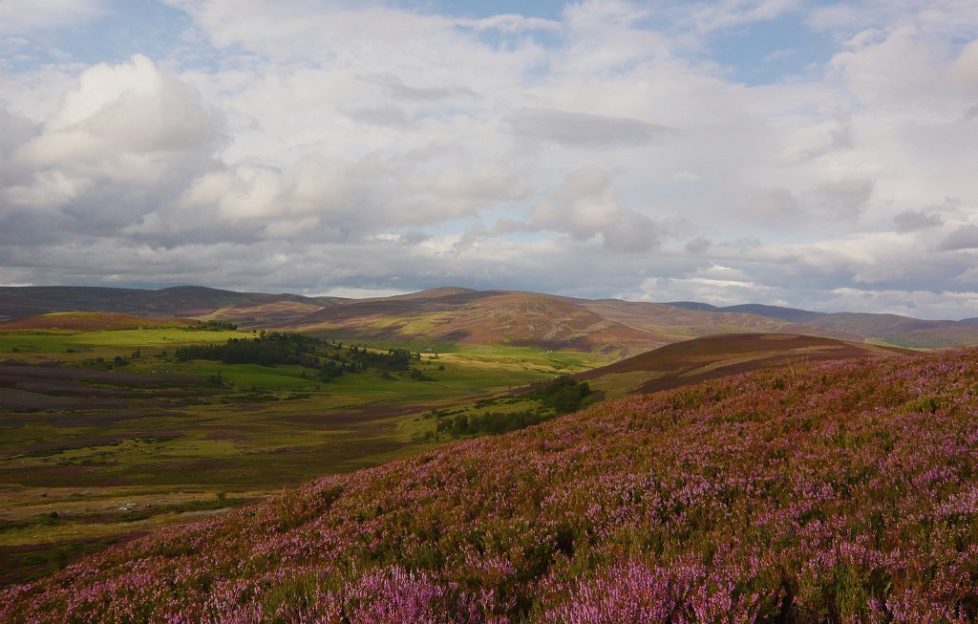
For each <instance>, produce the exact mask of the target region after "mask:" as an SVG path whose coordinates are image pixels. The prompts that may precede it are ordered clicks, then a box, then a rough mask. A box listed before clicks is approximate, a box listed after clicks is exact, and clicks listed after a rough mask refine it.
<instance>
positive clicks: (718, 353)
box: [575, 334, 914, 393]
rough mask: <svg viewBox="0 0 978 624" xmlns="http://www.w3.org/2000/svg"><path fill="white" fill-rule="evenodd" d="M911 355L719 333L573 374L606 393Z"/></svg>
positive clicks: (807, 339)
mask: <svg viewBox="0 0 978 624" xmlns="http://www.w3.org/2000/svg"><path fill="white" fill-rule="evenodd" d="M913 353H914V352H913V351H909V350H906V349H897V348H894V347H882V346H878V345H872V344H867V343H863V342H847V341H843V340H835V339H834V338H821V337H818V336H802V335H797V334H718V335H715V336H706V337H704V338H694V339H693V340H686V341H684V342H676V343H673V344H669V345H666V346H664V347H659V348H658V349H655V350H652V351H648V352H646V353H641V354H639V355H636V356H632V357H630V358H626V359H624V360H619V361H618V362H615V363H614V364H609V365H607V366H602V367H600V368H595V369H591V370H589V371H586V372H583V373H578V374H577V375H575V377H576V378H577V379H580V380H585V381H587V382H588V383H589V384H590V385H591V387H592V388H593V389H596V390H600V391H603V392H606V393H607V392H609V391H610V392H612V393H616V392H620V391H624V392H656V391H659V390H669V389H671V388H678V387H680V386H688V385H691V384H694V383H697V382H700V381H705V380H708V379H718V378H720V377H727V376H729V375H736V374H739V373H746V372H750V371H754V370H759V369H765V368H780V369H783V371H784V373H785V374H787V375H797V374H799V373H800V372H801V371H803V370H805V369H806V368H807V367H808V366H809V365H810V364H814V363H816V362H826V361H831V360H845V359H851V358H860V357H899V356H906V355H912V354H913Z"/></svg>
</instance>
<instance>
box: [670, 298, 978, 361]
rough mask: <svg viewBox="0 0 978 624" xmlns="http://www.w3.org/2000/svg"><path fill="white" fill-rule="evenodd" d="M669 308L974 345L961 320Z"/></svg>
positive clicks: (899, 340)
mask: <svg viewBox="0 0 978 624" xmlns="http://www.w3.org/2000/svg"><path fill="white" fill-rule="evenodd" d="M668 305H669V306H671V307H674V308H678V309H682V310H692V311H698V312H712V313H715V314H716V313H728V314H730V313H736V314H750V315H753V316H762V317H766V318H770V319H773V320H778V321H785V322H789V323H795V324H798V327H804V328H807V330H806V331H800V332H799V333H809V334H819V335H827V336H834V337H837V338H848V339H858V340H869V341H876V342H886V343H889V344H892V345H896V346H901V347H909V348H917V349H939V348H947V347H954V346H962V345H972V344H978V341H976V337H978V336H976V334H975V328H976V327H978V324H976V323H975V322H974V321H975V319H963V320H961V321H928V320H923V319H916V318H911V317H908V316H900V315H898V314H869V313H865V312H863V313H855V312H833V313H825V312H810V311H808V310H798V309H796V308H783V307H780V306H769V305H761V304H754V303H750V304H742V305H734V306H726V307H717V306H712V305H710V304H707V303H700V302H696V301H676V302H672V303H669V304H668Z"/></svg>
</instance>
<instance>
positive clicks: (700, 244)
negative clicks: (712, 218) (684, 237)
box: [685, 236, 713, 254]
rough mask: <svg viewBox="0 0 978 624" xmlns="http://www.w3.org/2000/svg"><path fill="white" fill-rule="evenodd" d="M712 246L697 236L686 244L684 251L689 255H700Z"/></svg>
mask: <svg viewBox="0 0 978 624" xmlns="http://www.w3.org/2000/svg"><path fill="white" fill-rule="evenodd" d="M712 244H713V243H712V242H710V240H709V239H706V238H703V237H702V236H697V237H696V238H694V239H692V240H690V241H689V242H687V243H686V246H685V249H686V251H687V252H689V253H691V254H701V253H705V252H706V250H708V249H709V248H710V245H712Z"/></svg>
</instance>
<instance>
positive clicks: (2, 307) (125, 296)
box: [0, 286, 336, 321]
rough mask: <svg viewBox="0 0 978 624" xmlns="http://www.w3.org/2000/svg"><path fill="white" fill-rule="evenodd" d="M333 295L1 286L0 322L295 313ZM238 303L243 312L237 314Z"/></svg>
mask: <svg viewBox="0 0 978 624" xmlns="http://www.w3.org/2000/svg"><path fill="white" fill-rule="evenodd" d="M334 301H336V299H335V298H329V297H325V298H315V299H313V298H309V297H302V296H299V295H289V294H281V295H271V294H264V293H239V292H234V291H230V290H218V289H216V288H204V287H201V286H176V287H173V288H162V289H160V290H143V289H138V288H98V287H86V286H32V287H20V288H16V287H0V321H3V320H11V319H19V318H23V317H26V316H36V315H41V314H47V313H49V312H72V311H84V312H113V313H120V314H127V315H131V316H146V317H194V318H197V317H207V316H211V315H213V314H214V312H215V311H217V310H221V309H224V310H226V311H227V312H226V313H225V314H222V315H221V318H222V319H224V320H232V321H233V320H237V319H239V318H241V317H248V316H249V315H250V311H251V309H253V308H254V307H256V306H262V305H269V304H277V303H281V302H291V303H295V304H302V305H304V306H307V307H302V308H300V313H299V314H298V315H297V316H301V315H304V314H308V313H309V312H310V311H312V309H313V308H315V309H318V308H320V307H322V306H324V305H330V304H331V303H333V302H334ZM238 308H243V309H244V310H245V311H244V312H243V313H241V314H239V313H238Z"/></svg>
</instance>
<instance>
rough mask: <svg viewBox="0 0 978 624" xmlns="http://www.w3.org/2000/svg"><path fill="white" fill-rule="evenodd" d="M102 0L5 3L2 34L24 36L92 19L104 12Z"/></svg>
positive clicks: (0, 17)
mask: <svg viewBox="0 0 978 624" xmlns="http://www.w3.org/2000/svg"><path fill="white" fill-rule="evenodd" d="M102 4H103V3H102V2H101V1H100V0H2V2H0V34H4V33H17V34H23V33H26V32H29V31H33V30H43V29H49V28H57V27H60V26H66V25H69V24H77V23H78V22H79V21H83V20H87V19H90V18H92V17H94V16H96V15H98V14H99V13H101V12H102Z"/></svg>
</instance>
